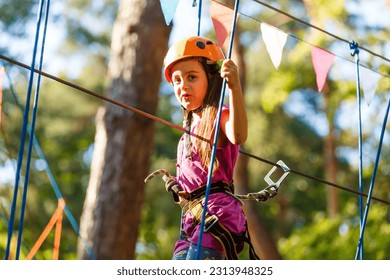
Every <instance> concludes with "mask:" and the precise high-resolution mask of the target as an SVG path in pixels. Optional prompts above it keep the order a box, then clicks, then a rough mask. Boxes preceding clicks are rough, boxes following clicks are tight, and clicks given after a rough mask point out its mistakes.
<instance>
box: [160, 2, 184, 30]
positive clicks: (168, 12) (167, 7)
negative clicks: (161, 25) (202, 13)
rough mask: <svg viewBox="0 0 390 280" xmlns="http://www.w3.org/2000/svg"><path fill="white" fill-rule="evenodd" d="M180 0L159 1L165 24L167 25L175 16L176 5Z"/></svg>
mask: <svg viewBox="0 0 390 280" xmlns="http://www.w3.org/2000/svg"><path fill="white" fill-rule="evenodd" d="M179 1H180V0H160V5H161V9H162V12H163V14H164V18H165V23H166V24H167V25H169V24H170V23H171V21H172V19H173V17H174V16H175V12H176V8H177V5H178V4H179Z"/></svg>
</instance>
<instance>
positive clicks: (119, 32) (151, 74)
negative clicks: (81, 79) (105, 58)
mask: <svg viewBox="0 0 390 280" xmlns="http://www.w3.org/2000/svg"><path fill="white" fill-rule="evenodd" d="M170 29H171V28H170V27H167V26H166V24H165V21H164V18H163V14H162V12H161V8H160V3H159V1H155V0H122V1H121V3H120V5H119V9H118V14H117V18H116V21H115V24H114V27H113V32H112V44H111V61H110V65H109V76H110V80H111V84H110V87H109V89H108V92H107V95H108V97H110V98H112V99H114V100H116V101H119V102H121V103H124V104H127V105H130V106H133V107H135V108H138V109H140V110H142V111H145V112H148V113H150V114H155V113H156V109H157V101H158V89H159V85H160V82H161V67H162V61H163V58H164V55H165V53H166V52H167V49H168V39H169V34H170ZM154 127H155V126H154V122H153V121H152V120H149V119H147V118H145V117H142V116H139V115H136V114H134V113H132V112H131V111H128V110H125V109H123V108H121V107H118V106H116V105H113V104H110V103H106V104H105V106H104V107H102V108H100V109H99V111H98V113H97V116H96V135H95V149H94V154H93V163H92V166H91V173H90V181H89V185H88V189H87V194H86V199H85V202H84V208H83V213H82V216H81V222H80V236H81V238H82V239H83V241H80V242H79V246H78V257H79V259H91V258H96V259H134V257H135V248H136V242H137V236H138V228H139V224H140V216H141V205H142V203H143V199H144V182H143V180H144V178H145V177H146V176H147V173H148V171H149V168H150V157H151V153H152V148H153V135H154ZM85 243H86V244H88V246H89V247H86V246H85ZM88 248H89V249H90V250H88ZM91 252H92V254H91Z"/></svg>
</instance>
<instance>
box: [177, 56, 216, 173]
mask: <svg viewBox="0 0 390 280" xmlns="http://www.w3.org/2000/svg"><path fill="white" fill-rule="evenodd" d="M199 60H200V62H201V63H202V65H203V68H204V70H205V72H206V76H207V80H208V87H207V93H206V96H205V99H204V101H203V104H202V105H201V108H200V110H201V112H202V118H201V121H200V123H199V126H198V129H197V131H196V135H197V136H198V137H196V140H195V145H196V148H197V151H198V154H199V157H200V159H201V162H202V165H203V166H204V167H205V168H209V164H210V160H211V151H212V142H213V136H214V134H213V129H214V123H215V119H216V117H217V113H218V107H219V101H220V97H221V90H222V78H221V76H220V74H219V71H218V70H219V66H218V65H217V64H216V63H214V62H210V61H208V60H206V59H204V58H200V59H199ZM183 117H184V122H186V120H187V118H192V112H191V111H188V110H186V109H184V108H183ZM218 167H219V162H218V159H217V158H215V162H214V166H213V173H214V172H215V171H216V170H217V169H218Z"/></svg>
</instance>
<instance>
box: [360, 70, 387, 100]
mask: <svg viewBox="0 0 390 280" xmlns="http://www.w3.org/2000/svg"><path fill="white" fill-rule="evenodd" d="M359 69H360V83H361V85H362V88H363V92H364V100H365V101H366V103H367V106H370V103H371V101H372V99H373V98H374V95H375V91H376V87H377V85H378V82H379V80H380V78H382V76H381V75H379V74H378V73H376V72H374V71H372V70H370V69H368V68H366V67H362V66H360V67H359Z"/></svg>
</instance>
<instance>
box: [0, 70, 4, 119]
mask: <svg viewBox="0 0 390 280" xmlns="http://www.w3.org/2000/svg"><path fill="white" fill-rule="evenodd" d="M4 74H5V68H4V67H1V69H0V127H1V122H2V118H1V117H2V112H1V108H2V107H3V76H4Z"/></svg>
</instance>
